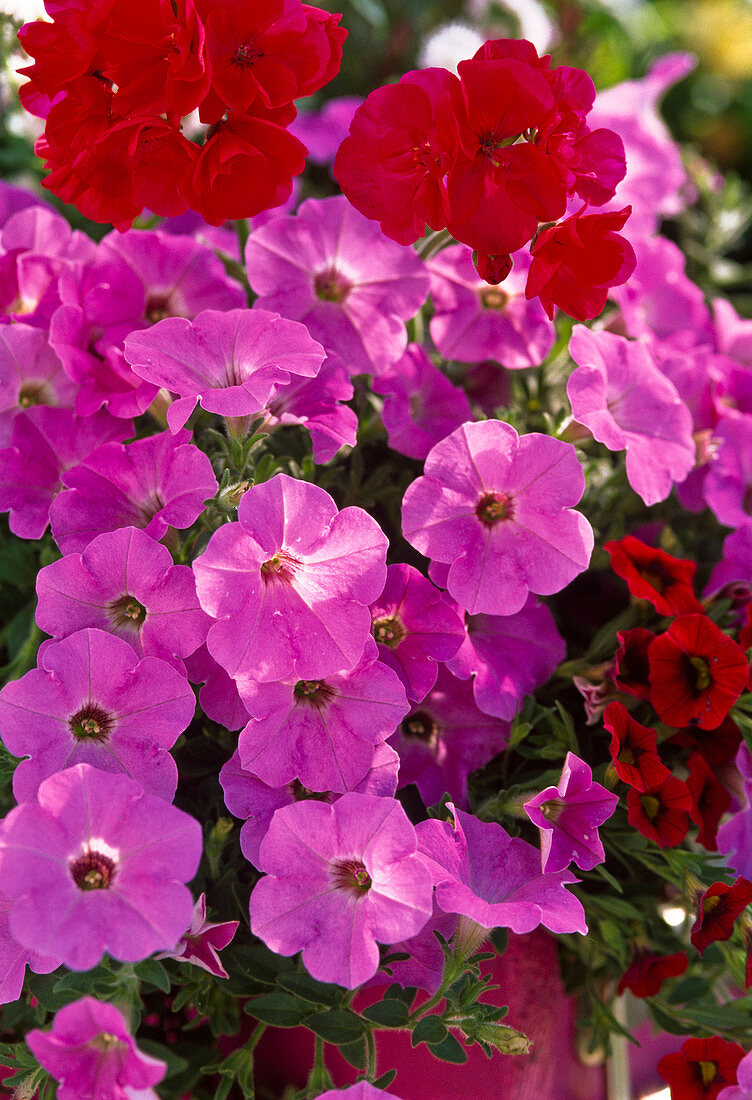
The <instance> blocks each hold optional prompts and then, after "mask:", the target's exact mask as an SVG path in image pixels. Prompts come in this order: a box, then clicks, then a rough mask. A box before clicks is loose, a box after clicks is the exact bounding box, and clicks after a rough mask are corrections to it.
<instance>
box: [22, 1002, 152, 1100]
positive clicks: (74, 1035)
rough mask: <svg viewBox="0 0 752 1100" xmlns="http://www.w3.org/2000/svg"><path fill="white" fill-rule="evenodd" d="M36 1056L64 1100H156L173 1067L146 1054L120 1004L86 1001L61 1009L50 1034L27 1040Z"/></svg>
mask: <svg viewBox="0 0 752 1100" xmlns="http://www.w3.org/2000/svg"><path fill="white" fill-rule="evenodd" d="M26 1042H27V1043H28V1044H29V1047H30V1049H31V1053H32V1054H33V1055H34V1057H35V1058H36V1060H37V1061H38V1062H39V1064H40V1065H41V1066H42V1067H43V1068H44V1069H46V1070H47V1072H48V1073H49V1074H50V1076H51V1077H54V1079H55V1080H56V1081H57V1082H58V1089H57V1095H58V1097H59V1100H136V1097H138V1100H152V1098H154V1100H156V1096H157V1094H156V1093H155V1092H154V1091H153V1090H152V1088H151V1086H152V1085H157V1084H159V1082H160V1081H161V1080H162V1078H163V1077H164V1075H165V1073H166V1072H167V1066H166V1064H165V1063H164V1062H160V1061H159V1060H158V1059H157V1058H151V1057H149V1055H147V1054H144V1053H142V1051H140V1050H139V1049H138V1047H137V1046H136V1044H135V1043H134V1041H133V1037H132V1035H131V1034H130V1031H129V1030H128V1024H127V1023H126V1021H125V1017H124V1016H123V1014H122V1012H120V1010H119V1009H117V1008H116V1007H115V1005H114V1004H109V1003H105V1002H102V1001H97V1000H95V999H94V998H93V997H82V998H81V999H80V1000H79V1001H74V1002H73V1003H72V1004H69V1005H66V1006H65V1007H64V1008H61V1009H60V1010H59V1011H58V1012H57V1013H56V1015H55V1019H54V1020H53V1022H52V1028H51V1030H50V1031H40V1030H39V1028H34V1030H33V1031H30V1032H29V1034H28V1035H27V1036H26Z"/></svg>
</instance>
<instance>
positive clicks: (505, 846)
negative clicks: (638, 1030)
mask: <svg viewBox="0 0 752 1100" xmlns="http://www.w3.org/2000/svg"><path fill="white" fill-rule="evenodd" d="M447 805H448V808H449V809H450V810H451V811H452V813H453V815H454V823H453V824H451V823H449V822H447V821H437V820H436V819H432V820H430V821H421V822H420V824H419V825H417V826H416V832H417V834H418V843H419V848H420V851H421V853H422V855H423V857H424V858H425V860H426V863H427V865H428V866H429V867H430V869H431V874H432V876H433V881H434V884H435V886H436V901H437V903H438V905H439V907H440V908H441V909H443V910H444V911H445V912H447V913H459V914H460V915H461V916H464V917H467V918H468V920H470V921H472V922H474V924H475V925H477V926H478V929H479V930H480V929H491V928H510V929H511V930H512V932H515V933H517V934H520V933H522V932H532V930H533V929H534V928H537V927H538V925H539V924H543V925H545V927H546V928H549V929H550V930H551V931H552V932H557V933H563V932H581V933H583V935H584V934H585V933H586V932H587V925H586V923H585V911H584V909H583V908H582V903H581V902H580V901H579V900H578V899H577V898H576V897H575V896H574V894H570V893H569V891H568V890H567V889H566V886H567V885H568V884H570V883H572V882H577V881H578V880H577V879H576V878H575V877H574V876H573V875H571V874H570V873H569V871H557V872H551V873H549V874H544V873H542V872H541V859H540V852H539V851H538V849H537V848H534V847H533V845H532V844H528V843H527V842H526V841H524V840H520V839H519V838H518V837H510V836H509V834H508V833H507V832H506V830H505V829H502V827H501V825H497V824H496V823H495V822H491V821H479V820H478V818H477V817H473V816H472V814H466V813H463V812H462V810H456V809H454V807H453V806H452V804H451V802H450V803H448V804H447ZM482 938H483V937H481V942H482Z"/></svg>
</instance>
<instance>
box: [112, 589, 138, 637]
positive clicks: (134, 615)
mask: <svg viewBox="0 0 752 1100" xmlns="http://www.w3.org/2000/svg"><path fill="white" fill-rule="evenodd" d="M107 610H108V612H109V616H110V621H111V622H112V625H113V626H117V627H120V628H121V629H123V628H125V629H126V630H132V631H134V632H137V631H138V630H139V628H140V627H142V626H143V624H144V621H145V619H146V608H145V607H144V605H143V604H142V603H140V602H139V600H137V599H136V597H135V596H128V595H125V596H120V597H119V598H118V599H117V600H113V601H112V603H111V604H110V605H109V607H108V608H107Z"/></svg>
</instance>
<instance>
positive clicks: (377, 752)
mask: <svg viewBox="0 0 752 1100" xmlns="http://www.w3.org/2000/svg"><path fill="white" fill-rule="evenodd" d="M398 771H399V757H398V756H397V753H396V752H395V751H394V749H393V748H391V747H390V746H389V745H387V744H386V742H385V741H382V742H381V743H380V744H378V745H376V746H375V748H374V752H373V761H372V764H371V767H370V768H369V769H368V771H367V772H366V774H365V775H364V776H363V778H362V779H361V780H360V781H359V782H358V783H357V784H356V785H355V786H354V787H353V788H352V789H353V790H354V791H355V792H356V793H357V794H372V795H378V796H379V797H381V798H391V797H392V796H393V795H394V792H395V791H396V790H397V772H398ZM219 782H220V784H221V785H222V790H223V791H224V795H225V805H226V806H227V809H228V810H229V811H230V813H231V814H234V816H235V817H239V818H242V819H243V827H242V829H241V830H240V849H241V851H242V853H243V855H244V856H245V858H246V859H247V860H248V861H249V862H250V863H252V864H253V865H254V867H255V866H258V860H259V848H260V847H261V841H262V840H263V839H264V837H265V836H266V834H267V833H268V831H269V826H270V825H271V821H272V818H273V817H274V812H275V810H278V809H279V808H280V806H290V805H292V803H293V802H304V801H305V800H306V799H309V798H315V799H317V800H318V801H319V802H330V803H331V802H336V800H337V799H338V798H339V797H340V795H339V794H337V793H335V792H334V791H311V790H309V789H308V788H307V787H304V786H303V784H302V783H299V782H298V781H297V780H295V781H294V782H292V783H285V785H284V786H283V787H270V786H269V785H268V784H267V783H262V781H261V780H260V779H259V778H258V777H257V776H256V775H255V774H254V773H253V772H252V771H249V770H248V769H246V768H244V767H243V765H242V764H241V763H240V754H239V753H238V752H237V750H236V751H235V752H234V753H233V754H232V756H231V757H230V759H229V760H228V761H227V763H226V764H225V765H224V766H223V767H222V770H221V771H220V773H219Z"/></svg>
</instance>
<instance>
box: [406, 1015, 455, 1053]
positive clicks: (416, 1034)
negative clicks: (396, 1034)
mask: <svg viewBox="0 0 752 1100" xmlns="http://www.w3.org/2000/svg"><path fill="white" fill-rule="evenodd" d="M448 1034H449V1032H448V1031H447V1029H446V1026H445V1025H444V1024H443V1023H442V1022H441V1018H440V1017H439V1016H424V1017H423V1019H422V1020H418V1022H417V1024H416V1025H415V1027H414V1029H413V1035H412V1039H411V1042H412V1045H413V1046H414V1047H417V1045H418V1043H441V1042H443V1040H444V1039H445V1038H446V1036H447V1035H448Z"/></svg>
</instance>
